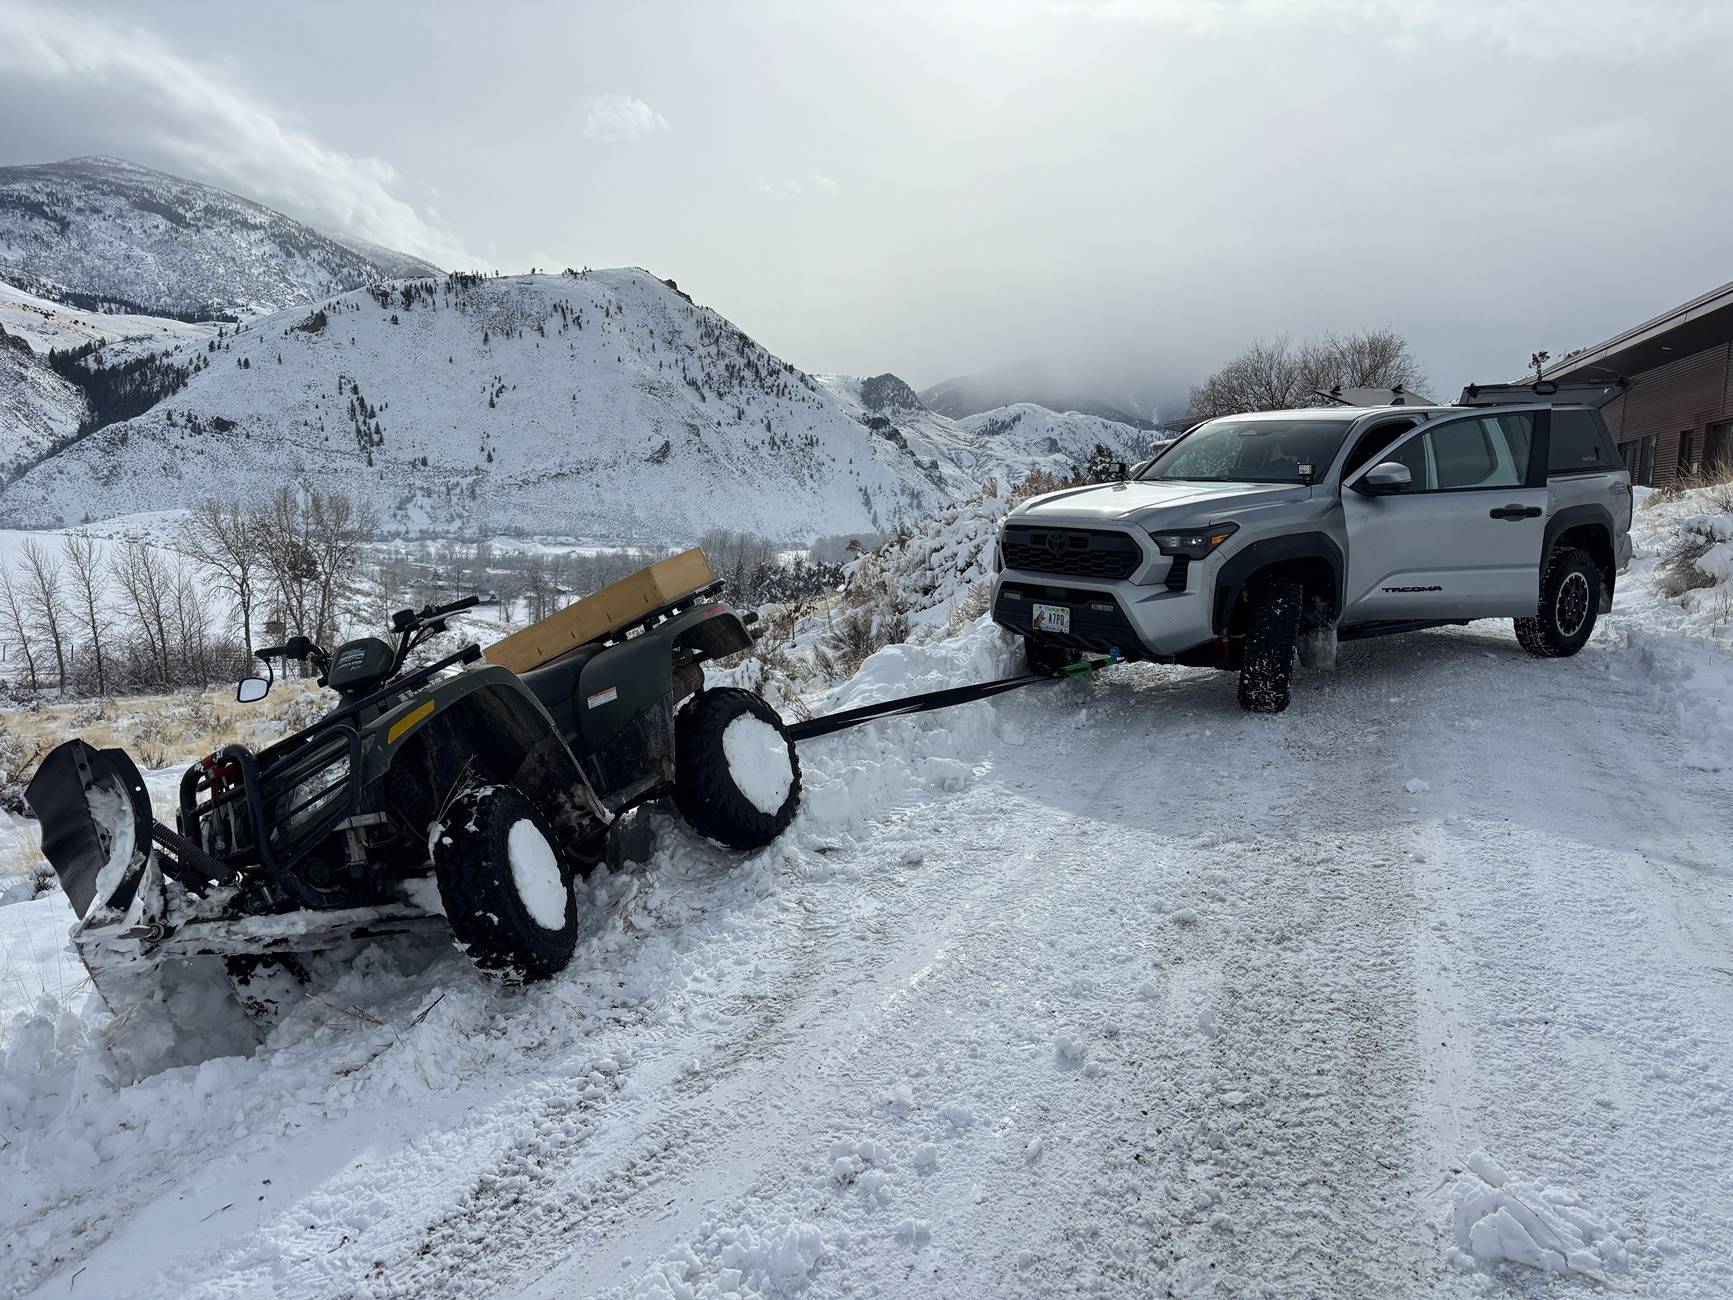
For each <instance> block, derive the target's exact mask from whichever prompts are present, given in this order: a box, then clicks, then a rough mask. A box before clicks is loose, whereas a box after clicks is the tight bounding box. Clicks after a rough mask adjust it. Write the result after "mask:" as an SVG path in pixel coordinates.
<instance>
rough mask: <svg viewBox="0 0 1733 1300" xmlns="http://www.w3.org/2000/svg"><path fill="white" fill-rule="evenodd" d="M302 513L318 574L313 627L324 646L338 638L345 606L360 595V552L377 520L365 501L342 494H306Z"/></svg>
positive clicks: (376, 525) (362, 550) (375, 527)
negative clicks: (305, 503)
mask: <svg viewBox="0 0 1733 1300" xmlns="http://www.w3.org/2000/svg"><path fill="white" fill-rule="evenodd" d="M304 514H305V516H306V520H307V544H308V548H309V550H310V551H311V552H312V556H313V569H314V573H315V575H316V584H315V601H314V607H313V611H312V612H313V626H314V627H315V628H317V629H318V631H317V637H318V639H319V640H320V641H321V642H322V643H324V644H327V645H328V644H330V643H331V642H332V641H334V640H335V639H336V637H337V633H338V629H339V624H340V621H341V617H342V611H343V608H344V606H345V605H347V604H349V603H351V602H353V601H354V600H355V599H357V598H358V597H359V595H360V582H361V561H362V559H363V556H364V549H363V548H364V545H365V543H366V541H367V539H368V538H369V537H371V536H372V535H373V533H374V531H375V530H376V529H377V528H378V519H377V517H376V516H375V515H374V513H373V510H372V508H371V507H370V506H368V505H367V504H366V503H365V502H357V501H355V500H354V499H353V498H351V497H347V496H344V495H343V494H342V493H340V492H332V493H324V494H322V493H318V492H310V493H308V494H307V505H306V508H305V511H304Z"/></svg>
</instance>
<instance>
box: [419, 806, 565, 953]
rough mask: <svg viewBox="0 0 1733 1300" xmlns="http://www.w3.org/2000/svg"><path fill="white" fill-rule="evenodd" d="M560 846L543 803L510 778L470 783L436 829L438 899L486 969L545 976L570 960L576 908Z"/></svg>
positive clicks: (455, 929)
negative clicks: (478, 785) (488, 783)
mask: <svg viewBox="0 0 1733 1300" xmlns="http://www.w3.org/2000/svg"><path fill="white" fill-rule="evenodd" d="M558 846H559V839H558V837H557V836H556V834H555V832H554V830H553V828H552V826H550V825H549V823H548V821H547V819H546V818H545V817H543V816H542V814H541V812H540V810H539V809H537V808H536V806H535V805H534V804H533V803H532V802H531V801H530V800H529V798H528V797H527V796H525V795H524V794H523V793H522V792H521V791H519V790H517V789H515V788H514V787H512V786H509V785H493V786H483V787H481V788H480V789H476V790H471V791H470V792H469V793H467V794H465V795H464V796H463V797H462V798H461V799H459V800H458V801H457V803H456V804H455V805H454V806H453V807H452V808H451V810H450V811H449V812H448V813H447V814H446V818H445V825H444V826H443V827H441V828H439V829H438V830H436V831H435V832H434V834H433V869H434V875H435V877H436V878H437V879H438V881H439V899H440V902H441V903H442V904H443V905H444V907H445V915H446V918H447V919H448V920H449V921H450V922H451V931H452V934H454V935H455V936H456V937H457V941H458V942H459V943H460V944H462V945H463V946H464V947H465V948H467V949H468V950H469V955H470V957H471V958H472V959H473V960H474V962H475V964H476V965H477V966H480V967H481V968H482V969H483V970H491V971H499V972H500V973H502V974H505V975H510V976H514V977H516V978H518V979H526V980H527V979H542V978H545V977H547V976H549V975H553V974H555V973H556V972H558V971H561V970H564V969H565V966H566V963H567V962H569V961H571V959H572V950H573V949H574V948H575V947H576V946H577V942H578V907H577V899H576V897H575V896H574V895H573V893H572V868H571V865H570V864H569V863H568V862H567V861H566V859H565V857H564V855H563V854H562V853H561V852H560V850H559V847H558Z"/></svg>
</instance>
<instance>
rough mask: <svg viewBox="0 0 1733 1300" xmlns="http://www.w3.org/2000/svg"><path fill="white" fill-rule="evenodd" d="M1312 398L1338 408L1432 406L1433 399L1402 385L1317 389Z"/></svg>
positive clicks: (1339, 386) (1338, 385) (1313, 391)
mask: <svg viewBox="0 0 1733 1300" xmlns="http://www.w3.org/2000/svg"><path fill="white" fill-rule="evenodd" d="M1312 396H1314V397H1319V398H1322V399H1323V400H1324V401H1326V402H1334V403H1335V404H1336V405H1337V406H1431V405H1433V402H1432V399H1431V398H1429V397H1422V396H1421V395H1420V394H1419V393H1411V392H1409V391H1408V390H1407V389H1406V388H1404V387H1402V385H1401V384H1397V385H1396V386H1395V387H1394V388H1344V387H1343V386H1342V385H1341V384H1337V385H1336V386H1335V387H1334V388H1330V389H1323V388H1315V389H1313V390H1312Z"/></svg>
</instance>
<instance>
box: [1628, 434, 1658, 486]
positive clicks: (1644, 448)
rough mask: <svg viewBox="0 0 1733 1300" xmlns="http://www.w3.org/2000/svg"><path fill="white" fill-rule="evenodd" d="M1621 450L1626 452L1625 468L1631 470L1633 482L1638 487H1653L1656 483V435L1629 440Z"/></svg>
mask: <svg viewBox="0 0 1733 1300" xmlns="http://www.w3.org/2000/svg"><path fill="white" fill-rule="evenodd" d="M1620 450H1622V451H1623V452H1624V453H1625V469H1626V470H1628V471H1629V472H1630V475H1631V482H1633V483H1635V484H1636V485H1637V486H1638V487H1653V486H1654V484H1655V435H1654V434H1652V433H1651V434H1650V435H1649V436H1648V437H1646V438H1635V439H1633V440H1632V441H1630V442H1627V443H1626V444H1625V445H1624V446H1623V447H1622V448H1621V449H1620Z"/></svg>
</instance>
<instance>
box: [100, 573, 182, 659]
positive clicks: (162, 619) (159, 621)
mask: <svg viewBox="0 0 1733 1300" xmlns="http://www.w3.org/2000/svg"><path fill="white" fill-rule="evenodd" d="M109 572H110V573H111V574H112V575H113V577H114V582H115V586H117V587H118V588H119V589H120V595H121V600H122V604H123V606H124V612H126V613H128V614H130V615H131V616H132V617H133V618H134V619H135V620H136V621H137V628H138V635H139V636H140V637H142V638H143V640H144V648H145V650H146V653H147V657H148V658H149V659H150V660H151V661H152V663H153V665H154V668H155V677H156V679H157V684H158V685H159V686H162V687H163V688H165V689H166V688H167V687H168V686H170V685H172V684H173V681H174V672H173V670H172V668H171V667H170V659H169V656H170V655H171V654H172V653H173V650H174V646H173V639H172V637H171V635H170V632H169V622H170V617H171V610H170V601H171V598H172V587H173V576H172V574H171V573H170V571H169V566H168V564H167V563H166V562H165V561H164V560H163V558H162V556H161V555H160V554H158V552H157V549H156V547H154V546H151V545H150V544H149V543H147V542H141V541H137V540H133V541H129V542H128V543H127V544H126V546H125V547H124V548H123V549H122V550H121V553H120V554H119V555H117V556H115V557H114V559H113V561H112V562H111V563H110V565H109Z"/></svg>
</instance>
